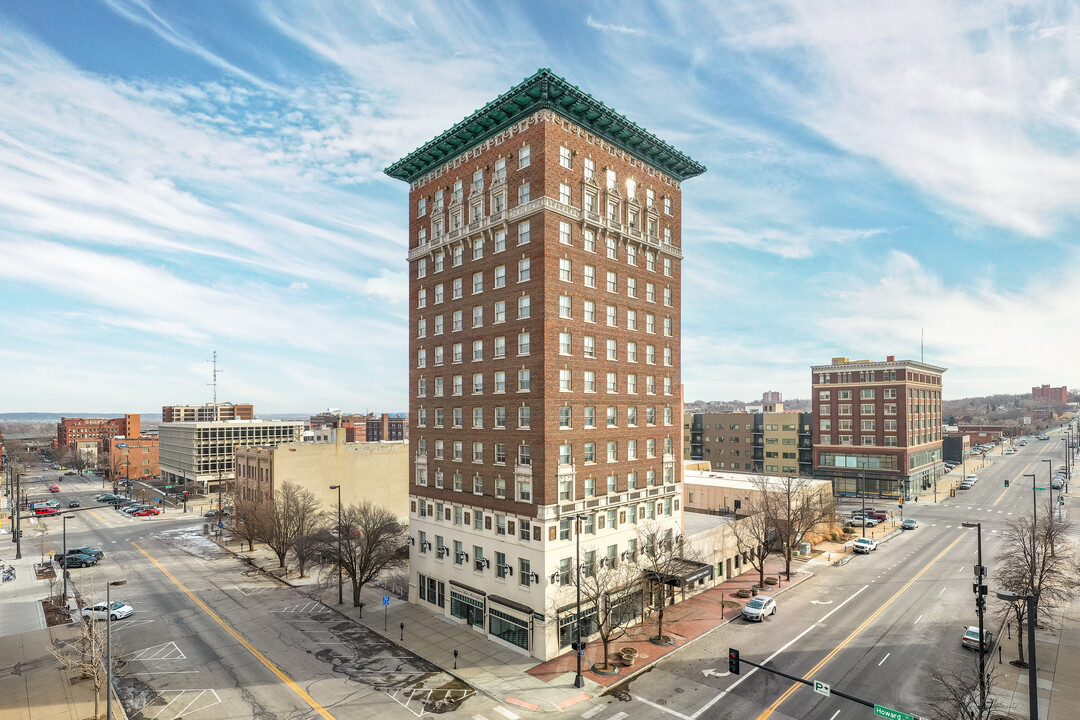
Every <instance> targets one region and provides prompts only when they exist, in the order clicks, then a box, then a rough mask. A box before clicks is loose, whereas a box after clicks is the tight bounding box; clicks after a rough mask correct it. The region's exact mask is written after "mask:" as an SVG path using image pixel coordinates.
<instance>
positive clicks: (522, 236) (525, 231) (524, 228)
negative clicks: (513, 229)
mask: <svg viewBox="0 0 1080 720" xmlns="http://www.w3.org/2000/svg"><path fill="white" fill-rule="evenodd" d="M528 242H529V221H528V220H526V221H525V222H523V223H518V245H525V244H527V243H528Z"/></svg>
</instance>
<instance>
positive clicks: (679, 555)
mask: <svg viewBox="0 0 1080 720" xmlns="http://www.w3.org/2000/svg"><path fill="white" fill-rule="evenodd" d="M674 532H675V531H674V529H673V528H671V527H664V526H662V525H660V524H659V523H656V522H646V523H645V524H643V525H640V526H639V527H638V531H637V539H636V542H635V550H634V552H635V554H636V562H637V565H638V567H639V569H640V570H641V571H642V572H643V573H644V582H643V586H644V588H646V589H647V590H651V597H650V598H648V603H649V604H650V605H653V606H654V607H656V636H655V637H652V638H649V639H650V640H652V641H655V642H657V643H662V644H666V643H668V642H669V640H670V638H668V637H667V636H665V635H664V609H665V608H666V607H667V605H668V604H672V605H673V604H674V603H675V583H676V581H677V579H678V578H679V577H680V576H681V575H682V574H683V573H684V572H685V571H686V569H687V561H688V560H691V561H692V558H690V557H687V555H692V554H693V553H692V549H691V548H690V546H689V545H687V544H686V543H684V542H683V541H682V536H681V535H680V536H679V537H678V538H676V537H675V536H674Z"/></svg>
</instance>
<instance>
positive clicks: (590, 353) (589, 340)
mask: <svg viewBox="0 0 1080 720" xmlns="http://www.w3.org/2000/svg"><path fill="white" fill-rule="evenodd" d="M584 355H585V357H587V358H595V357H596V338H594V337H593V336H592V335H586V336H585V350H584Z"/></svg>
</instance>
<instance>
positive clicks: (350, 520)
mask: <svg viewBox="0 0 1080 720" xmlns="http://www.w3.org/2000/svg"><path fill="white" fill-rule="evenodd" d="M335 525H336V527H337V532H338V536H337V537H334V536H332V535H331V536H329V537H326V536H324V537H323V540H322V548H321V554H322V557H324V558H327V559H328V561H329V564H330V565H331V566H332V567H337V566H338V565H340V566H341V569H342V570H343V571H344V572H345V574H346V575H348V576H349V583H350V586H351V587H352V596H353V607H360V590H362V589H363V587H364V585H366V584H368V583H369V582H371V581H372V580H374V579H375V578H377V577H378V576H379V573H381V572H382V571H383V570H388V569H394V568H400V567H404V566H406V565H407V564H408V555H407V554H406V553H405V551H404V548H405V542H406V540H407V538H408V528H407V527H405V526H404V525H402V524H401V523H400V522H398V519H397V517H396V516H395V515H394V513H393V512H391V511H390V510H388V509H386V508H384V507H382V506H380V505H375V504H373V503H370V502H368V501H366V500H365V501H364V502H361V503H353V504H351V505H349V506H347V507H345V508H342V511H341V524H340V525H338V524H337V523H335ZM339 538H340V545H341V554H340V556H339V555H338V545H339Z"/></svg>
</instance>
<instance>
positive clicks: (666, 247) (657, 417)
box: [387, 70, 708, 659]
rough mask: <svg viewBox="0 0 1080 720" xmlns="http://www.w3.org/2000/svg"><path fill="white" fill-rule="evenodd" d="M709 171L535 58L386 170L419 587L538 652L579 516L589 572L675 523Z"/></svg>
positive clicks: (441, 604) (552, 618)
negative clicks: (684, 219)
mask: <svg viewBox="0 0 1080 720" xmlns="http://www.w3.org/2000/svg"><path fill="white" fill-rule="evenodd" d="M704 170H705V168H703V167H702V166H701V165H699V164H698V163H696V162H695V161H693V160H692V159H690V158H689V157H687V156H686V155H684V154H682V153H680V152H679V151H678V150H676V149H675V148H673V147H671V146H670V145H668V144H667V143H664V142H663V141H662V140H659V139H658V138H657V137H656V136H654V135H652V134H651V133H648V132H646V131H645V130H643V129H641V128H640V127H638V126H637V125H635V124H634V123H632V122H630V121H629V120H627V119H626V118H625V117H624V116H622V115H619V114H618V113H616V112H614V111H613V110H611V109H610V108H609V107H607V106H606V105H604V104H602V103H600V102H597V101H596V100H595V99H593V98H592V97H590V96H589V95H588V94H586V93H585V92H582V91H581V90H579V89H578V88H576V87H574V86H573V85H570V84H569V83H567V82H566V81H565V80H563V79H562V78H560V77H558V76H556V75H554V74H552V73H551V72H550V71H548V70H541V71H539V72H537V73H536V74H535V75H534V76H532V77H530V78H528V79H527V80H526V81H525V82H523V83H522V84H520V85H518V86H516V87H514V88H511V89H510V90H509V91H508V92H507V93H505V94H503V95H500V96H499V97H498V98H496V99H495V100H493V101H492V102H490V103H488V104H487V105H485V106H484V107H483V108H482V109H481V110H479V111H477V112H476V113H474V114H473V115H472V116H470V117H468V118H466V119H465V120H463V121H462V122H460V123H458V124H457V125H455V126H454V127H452V128H451V129H450V130H448V131H446V132H445V133H443V134H442V135H440V136H439V137H437V138H435V139H434V140H432V141H430V142H428V143H427V144H425V145H424V146H422V147H421V148H419V149H417V150H416V151H415V152H413V153H411V154H409V155H408V156H407V157H405V158H403V159H402V160H400V161H398V162H397V163H395V164H394V165H392V166H391V167H390V168H389V169H388V170H387V173H388V174H389V175H390V176H391V177H395V178H398V179H400V180H404V181H406V182H408V183H409V186H410V192H409V213H408V216H409V240H408V247H409V255H408V258H409V278H410V280H409V297H410V308H411V310H410V318H409V320H410V338H411V339H410V346H409V358H410V373H409V395H410V398H411V400H410V407H409V416H410V422H411V423H412V425H413V427H412V438H411V440H410V442H411V444H412V447H413V448H414V453H415V460H414V465H413V472H412V486H411V488H410V493H411V495H412V500H413V507H412V514H411V517H410V531H411V532H412V534H413V536H414V541H415V547H416V552H415V554H413V555H412V557H411V558H410V563H411V570H410V572H411V578H410V600H411V601H412V602H420V603H426V604H429V605H432V606H434V607H436V608H438V609H440V610H441V611H442V612H444V613H445V614H446V615H448V616H449V617H451V618H454V619H456V620H457V621H459V622H461V623H467V624H470V625H474V626H475V627H476V628H477V629H478V630H480V631H482V632H485V633H486V634H487V635H488V637H489V638H491V639H492V640H493V641H495V642H499V643H504V644H506V645H507V646H509V647H512V648H516V649H518V650H520V651H521V652H525V653H529V654H531V655H533V656H535V657H539V658H544V659H547V658H551V657H555V656H557V655H559V654H561V653H564V652H567V651H568V650H569V648H570V643H571V640H572V636H573V623H574V618H575V615H574V613H573V612H572V611H571V610H569V609H568V608H567V603H568V602H570V600H571V599H572V597H573V594H572V592H571V587H570V585H571V580H570V577H571V572H570V569H571V568H572V567H573V566H574V562H575V560H574V554H575V539H576V536H577V533H578V532H580V533H582V534H583V535H584V536H585V537H583V538H582V545H583V546H588V548H589V549H588V550H587V552H586V554H585V555H584V556H583V557H582V562H583V563H586V564H587V565H588V567H589V568H596V567H597V566H598V563H600V562H601V561H603V562H610V563H620V562H623V561H624V560H623V558H626V557H637V555H636V553H637V548H638V546H637V544H636V543H637V542H638V537H637V535H638V530H639V528H641V527H643V526H647V527H650V528H653V530H652V531H651V532H652V534H653V536H654V539H655V541H657V542H667V540H668V539H669V538H676V537H679V536H681V515H682V512H681V509H680V498H681V486H680V482H681V458H680V457H679V455H678V454H677V453H678V447H677V446H678V444H679V440H680V436H679V433H680V429H679V426H678V421H679V419H680V417H681V413H682V407H681V404H680V370H679V367H680V366H679V363H680V344H679V329H680V322H679V319H680V315H679V307H680V278H681V261H682V251H681V249H680V248H681V238H680V234H681V211H682V207H681V189H680V183H681V182H682V181H683V180H686V179H688V178H691V177H694V176H695V175H698V174H700V173H702V172H704ZM577 516H581V517H582V518H584V519H583V520H575V518H576V517H577ZM668 546H670V543H669V545H668ZM605 558H606V559H605ZM690 566H692V564H688V567H690ZM707 569H708V568H706V570H707ZM589 572H591V570H589ZM669 580H670V583H668V584H664V583H663V582H660V583H656V584H655V585H653V584H650V589H651V590H652V591H655V592H654V593H650V592H645V593H644V594H643V588H641V587H636V588H626V589H624V592H625V593H626V598H630V597H637V598H640V597H642V596H644V597H646V598H651V600H650V602H666V601H668V600H670V599H671V598H673V597H674V593H673V591H672V588H673V587H674V586H675V585H677V584H680V582H681V581H680V580H679V579H677V578H669ZM642 582H649V581H646V580H644V579H643V580H642ZM688 584H692V583H688ZM616 601H617V600H615V599H613V600H612V602H616ZM628 606H632V607H638V605H637V600H634V601H633V602H630V603H629V605H628ZM599 610H600V608H597V607H592V606H588V607H585V608H584V609H583V612H584V614H585V617H586V618H589V617H595V615H596V613H597V612H598V611H599ZM538 619H542V620H540V621H539V622H538ZM586 622H588V623H591V622H592V621H591V620H586ZM589 627H591V625H589Z"/></svg>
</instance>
